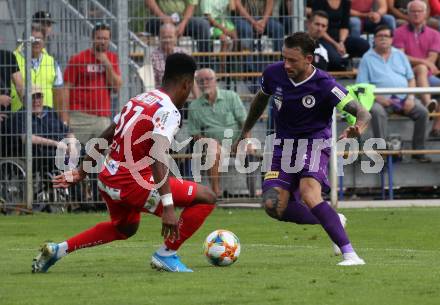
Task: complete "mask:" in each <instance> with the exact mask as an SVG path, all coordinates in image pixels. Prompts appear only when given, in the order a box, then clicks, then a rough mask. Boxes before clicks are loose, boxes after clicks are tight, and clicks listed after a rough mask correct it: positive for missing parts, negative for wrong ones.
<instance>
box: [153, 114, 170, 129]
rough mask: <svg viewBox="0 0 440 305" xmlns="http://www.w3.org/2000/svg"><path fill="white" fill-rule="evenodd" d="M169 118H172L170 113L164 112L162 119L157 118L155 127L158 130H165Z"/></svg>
mask: <svg viewBox="0 0 440 305" xmlns="http://www.w3.org/2000/svg"><path fill="white" fill-rule="evenodd" d="M169 116H170V113H169V112H168V111H167V112H164V113H163V114H162V115H161V116H160V117H157V118H156V120H155V121H154V127H155V128H156V129H161V130H164V129H165V125H166V123H167V121H168V118H169Z"/></svg>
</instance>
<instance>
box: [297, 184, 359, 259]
mask: <svg viewBox="0 0 440 305" xmlns="http://www.w3.org/2000/svg"><path fill="white" fill-rule="evenodd" d="M300 193H301V196H302V200H303V201H304V202H305V203H306V204H307V205H308V206H309V207H310V211H311V212H312V213H313V215H315V217H316V218H317V219H318V220H319V222H320V223H321V225H322V227H323V228H324V230H325V231H326V232H327V234H328V235H329V236H330V238H331V240H332V241H333V242H334V243H335V244H336V245H337V246H338V247H339V248H340V249H341V252H342V255H343V258H344V260H343V261H342V262H340V263H339V264H338V265H341V266H353V265H364V264H365V262H364V260H363V259H361V258H360V257H359V256H358V255H357V254H356V252H355V251H354V249H353V247H352V245H351V243H350V240H349V239H348V236H347V233H346V232H345V230H344V227H343V226H342V223H341V219H340V218H339V215H338V214H337V213H336V212H335V210H333V208H332V207H331V206H330V205H329V204H328V203H327V201H324V200H323V199H322V196H321V184H320V183H319V182H318V181H317V180H315V179H314V178H310V177H307V178H302V179H301V181H300Z"/></svg>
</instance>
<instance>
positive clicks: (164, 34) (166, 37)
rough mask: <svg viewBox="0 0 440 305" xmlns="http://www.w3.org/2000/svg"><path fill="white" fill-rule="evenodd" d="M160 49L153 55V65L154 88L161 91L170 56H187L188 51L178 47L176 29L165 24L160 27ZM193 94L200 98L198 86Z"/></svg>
mask: <svg viewBox="0 0 440 305" xmlns="http://www.w3.org/2000/svg"><path fill="white" fill-rule="evenodd" d="M159 43H160V44H159V47H157V48H156V49H154V50H153V52H152V53H151V64H152V65H153V74H154V87H155V88H156V89H159V88H160V86H161V85H162V78H163V74H164V73H165V61H166V59H167V56H168V55H171V54H174V53H184V54H187V55H190V54H188V52H187V51H186V49H184V48H181V47H178V46H176V44H177V35H176V27H175V26H174V24H171V23H164V24H162V26H161V27H160V32H159ZM192 94H193V96H194V97H196V98H197V97H199V96H200V92H199V89H198V87H197V85H196V84H194V87H193V89H192Z"/></svg>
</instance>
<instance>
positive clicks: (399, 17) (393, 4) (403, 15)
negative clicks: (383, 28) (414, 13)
mask: <svg viewBox="0 0 440 305" xmlns="http://www.w3.org/2000/svg"><path fill="white" fill-rule="evenodd" d="M410 1H411V0H387V5H388V13H389V14H390V15H393V16H394V19H396V23H397V26H401V25H402V24H406V23H408V20H409V18H408V10H407V6H408V3H409V2H410Z"/></svg>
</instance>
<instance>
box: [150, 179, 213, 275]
mask: <svg viewBox="0 0 440 305" xmlns="http://www.w3.org/2000/svg"><path fill="white" fill-rule="evenodd" d="M170 187H171V192H172V194H173V200H174V204H175V205H176V206H178V207H183V208H184V209H183V211H182V213H181V214H180V219H179V239H176V240H171V239H167V240H165V241H164V244H163V245H162V246H161V247H160V248H159V249H158V250H157V251H156V252H155V253H154V254H153V256H152V258H151V266H152V267H153V268H155V269H158V270H165V271H170V272H192V270H191V269H189V268H188V267H187V266H185V265H184V264H183V263H182V262H181V261H180V257H179V256H178V255H177V250H178V249H179V248H180V246H181V245H182V244H183V243H184V242H185V241H186V240H187V239H188V238H190V237H191V236H192V235H193V234H194V233H195V232H196V231H197V229H198V228H200V226H201V225H202V224H203V222H204V221H205V219H206V218H207V217H208V216H209V214H211V212H212V210H213V209H214V208H215V202H216V195H215V193H214V192H213V191H211V190H210V189H209V188H207V187H206V186H203V185H200V184H196V183H194V182H191V181H185V180H184V181H183V182H179V181H178V180H177V179H171V178H170ZM154 214H155V215H157V216H161V215H162V206H161V205H160V206H159V207H158V208H157V210H156V212H155V213H154Z"/></svg>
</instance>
